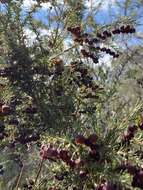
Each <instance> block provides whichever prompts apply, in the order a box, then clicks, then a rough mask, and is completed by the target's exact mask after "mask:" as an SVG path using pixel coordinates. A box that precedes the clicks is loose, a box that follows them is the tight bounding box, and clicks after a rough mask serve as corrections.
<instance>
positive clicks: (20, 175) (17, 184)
mask: <svg viewBox="0 0 143 190" xmlns="http://www.w3.org/2000/svg"><path fill="white" fill-rule="evenodd" d="M23 170H24V165H23V166H22V168H21V171H20V174H19V177H18V180H17V183H16V190H18V187H19V184H20V180H21V177H22V174H23Z"/></svg>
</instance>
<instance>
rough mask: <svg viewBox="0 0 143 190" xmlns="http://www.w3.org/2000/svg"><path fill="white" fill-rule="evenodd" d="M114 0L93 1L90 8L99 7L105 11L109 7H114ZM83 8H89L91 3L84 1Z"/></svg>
mask: <svg viewBox="0 0 143 190" xmlns="http://www.w3.org/2000/svg"><path fill="white" fill-rule="evenodd" d="M115 3H116V0H93V1H92V7H93V8H95V7H98V6H99V7H100V9H102V10H107V9H108V8H109V5H110V6H111V5H115ZM85 6H86V7H87V8H90V7H91V2H90V1H89V0H85Z"/></svg>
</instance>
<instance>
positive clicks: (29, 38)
mask: <svg viewBox="0 0 143 190" xmlns="http://www.w3.org/2000/svg"><path fill="white" fill-rule="evenodd" d="M24 33H25V35H26V45H27V46H31V45H32V44H33V43H34V42H35V39H36V34H35V33H34V32H33V31H32V30H30V29H29V28H24Z"/></svg>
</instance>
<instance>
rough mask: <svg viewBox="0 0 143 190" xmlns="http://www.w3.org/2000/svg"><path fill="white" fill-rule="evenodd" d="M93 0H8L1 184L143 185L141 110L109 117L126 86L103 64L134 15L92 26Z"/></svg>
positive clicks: (3, 15)
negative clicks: (113, 81) (112, 79)
mask: <svg viewBox="0 0 143 190" xmlns="http://www.w3.org/2000/svg"><path fill="white" fill-rule="evenodd" d="M84 3H85V2H84V1H80V2H79V1H77V2H76V1H64V2H62V3H60V2H59V1H42V0H41V1H38V0H37V1H34V2H33V6H31V8H30V9H28V10H27V9H25V8H24V6H23V4H24V1H23V0H21V1H14V0H12V1H9V0H7V1H1V7H2V8H1V12H0V24H1V26H0V27H1V28H0V29H1V30H0V32H1V33H0V40H1V46H2V50H0V51H1V52H0V63H1V64H0V79H1V83H0V90H1V91H0V119H1V120H0V149H1V152H2V154H1V156H0V179H1V182H0V187H1V189H8V190H9V189H16V190H30V189H31V190H34V189H35V190H47V189H48V190H67V189H68V190H120V189H128V190H129V189H134V188H143V180H142V178H143V168H142V165H141V159H142V150H141V145H142V144H141V139H142V135H141V132H142V130H143V118H142V106H141V105H140V102H139V103H138V104H137V105H136V106H135V107H134V108H132V109H131V110H130V109H129V111H128V113H126V114H124V116H123V117H122V115H123V114H121V117H120V118H117V117H116V116H114V115H110V114H109V115H108V113H107V112H106V107H107V106H108V104H109V102H111V101H117V102H118V100H112V97H115V99H116V93H117V90H118V89H117V88H114V89H113V87H112V86H110V87H109V86H108V80H106V79H107V76H106V73H104V67H103V68H102V67H101V65H100V58H101V57H102V56H103V55H104V54H107V55H110V56H111V57H112V58H113V59H115V60H117V59H118V58H120V55H121V53H122V51H121V50H120V51H119V50H118V49H116V48H115V47H113V46H112V43H113V42H114V39H116V38H118V36H120V37H121V36H124V35H127V36H129V37H133V36H132V35H133V34H134V33H135V32H136V29H135V26H134V24H133V22H132V21H131V20H130V19H127V20H125V21H124V22H123V21H122V22H121V21H120V20H119V21H118V22H117V23H115V24H113V25H112V24H111V25H107V26H103V27H102V26H100V25H99V26H98V25H97V24H96V25H95V23H94V22H93V23H92V25H91V24H88V22H86V21H85V20H84V19H83V18H84V16H85V15H84V13H85V11H87V10H86V7H84ZM91 5H92V1H91ZM43 7H46V11H47V16H43V17H42V18H41V17H40V18H39V19H36V13H39V11H41V9H42V8H43ZM39 14H40V13H39ZM44 19H46V21H45V20H44ZM44 21H45V22H44ZM88 27H89V28H90V29H92V30H93V32H89V31H92V30H88V29H89V28H88ZM26 31H31V35H33V36H35V39H34V41H33V42H32V41H29V40H28V36H26ZM43 31H44V33H46V34H45V35H41V33H42V32H43ZM67 41H70V46H68V47H66V45H65V44H66V42H67ZM113 86H115V85H113ZM110 111H111V112H112V110H110ZM120 111H121V112H124V108H122V109H121V110H120ZM105 118H106V120H105ZM103 125H104V126H103Z"/></svg>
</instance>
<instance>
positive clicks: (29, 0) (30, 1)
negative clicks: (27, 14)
mask: <svg viewBox="0 0 143 190" xmlns="http://www.w3.org/2000/svg"><path fill="white" fill-rule="evenodd" d="M36 4H37V2H36V1H34V0H24V1H23V5H22V7H23V8H24V9H30V8H31V7H32V6H34V5H36Z"/></svg>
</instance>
